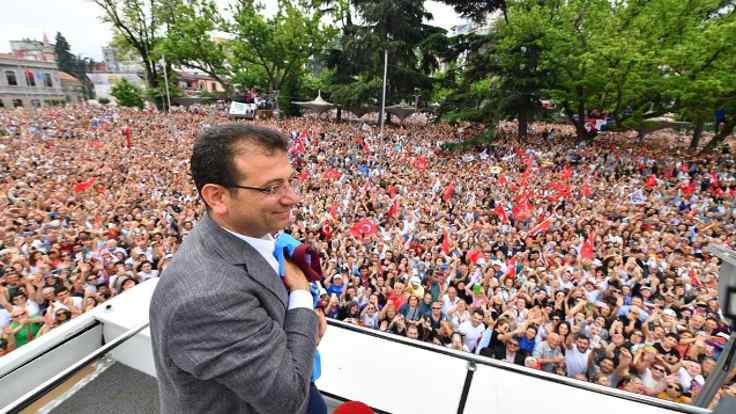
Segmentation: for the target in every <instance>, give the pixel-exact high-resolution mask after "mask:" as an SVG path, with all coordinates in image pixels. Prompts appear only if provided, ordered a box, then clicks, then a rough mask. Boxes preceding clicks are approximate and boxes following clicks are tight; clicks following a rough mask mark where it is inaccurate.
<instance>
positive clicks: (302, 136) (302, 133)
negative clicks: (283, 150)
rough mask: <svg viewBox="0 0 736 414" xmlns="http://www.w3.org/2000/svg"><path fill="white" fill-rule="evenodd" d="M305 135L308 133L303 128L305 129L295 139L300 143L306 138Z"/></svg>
mask: <svg viewBox="0 0 736 414" xmlns="http://www.w3.org/2000/svg"><path fill="white" fill-rule="evenodd" d="M307 134H308V132H307V129H306V128H305V129H303V130H302V132H301V134H299V136H298V137H296V139H297V140H299V141H301V140H303V139H305V138H307Z"/></svg>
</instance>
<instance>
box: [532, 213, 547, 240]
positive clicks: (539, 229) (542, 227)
mask: <svg viewBox="0 0 736 414" xmlns="http://www.w3.org/2000/svg"><path fill="white" fill-rule="evenodd" d="M551 224H552V217H549V218H547V219H544V220H542V221H540V222H539V223H538V224H537V225H536V226H534V227H532V228H531V229H530V230H529V235H530V236H534V235H536V234H537V233H544V232H546V231H547V230H549V226H550V225H551Z"/></svg>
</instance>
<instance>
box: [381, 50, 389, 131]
mask: <svg viewBox="0 0 736 414" xmlns="http://www.w3.org/2000/svg"><path fill="white" fill-rule="evenodd" d="M387 76H388V49H383V93H382V96H381V135H383V124H384V122H385V121H386V119H385V118H386V77H387Z"/></svg>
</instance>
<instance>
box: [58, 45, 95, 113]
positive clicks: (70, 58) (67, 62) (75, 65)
mask: <svg viewBox="0 0 736 414" xmlns="http://www.w3.org/2000/svg"><path fill="white" fill-rule="evenodd" d="M54 53H55V54H56V64H57V65H58V66H59V69H60V70H61V71H63V72H66V73H68V74H70V75H72V76H74V77H75V78H77V79H78V80H79V81H80V82H81V83H82V87H83V94H84V96H85V97H86V98H87V99H91V98H93V97H94V85H93V84H92V81H90V79H89V78H88V77H87V74H86V72H87V62H86V60H85V58H82V57H81V56H75V55H73V54H72V53H71V46H70V45H69V42H68V41H67V40H66V38H65V37H64V35H62V34H61V33H60V32H56V39H55V43H54Z"/></svg>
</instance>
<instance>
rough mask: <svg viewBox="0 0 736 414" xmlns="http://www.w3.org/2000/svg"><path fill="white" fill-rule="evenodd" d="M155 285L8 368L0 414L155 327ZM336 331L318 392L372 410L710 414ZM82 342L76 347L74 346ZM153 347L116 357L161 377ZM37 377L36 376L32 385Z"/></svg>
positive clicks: (345, 328) (385, 337)
mask: <svg viewBox="0 0 736 414" xmlns="http://www.w3.org/2000/svg"><path fill="white" fill-rule="evenodd" d="M156 284H157V280H151V281H148V282H146V283H144V284H141V285H138V286H136V287H135V288H133V289H132V290H130V291H128V292H126V293H125V294H124V295H121V296H118V297H116V298H114V299H113V300H112V301H110V302H109V303H106V304H103V305H101V306H99V307H98V308H96V309H95V310H93V311H92V312H90V313H89V314H85V315H82V316H80V317H79V318H75V319H74V320H72V321H70V322H68V323H67V324H65V325H64V326H61V327H59V328H57V329H54V330H53V331H51V332H50V333H49V334H47V335H45V336H43V337H41V338H38V339H36V340H34V341H32V342H31V343H30V344H28V345H26V346H24V347H23V348H20V349H19V350H17V351H15V352H13V353H11V354H10V355H8V356H6V357H4V358H0V389H2V390H3V392H2V393H0V395H1V396H2V397H1V398H0V407H3V406H5V405H6V404H7V403H8V402H9V401H13V400H15V399H17V398H19V397H20V396H22V395H24V394H25V393H27V392H29V391H30V390H31V389H33V388H34V384H35V386H36V387H37V386H39V385H41V384H42V383H43V382H44V381H47V380H48V379H49V378H52V377H53V376H54V375H56V374H58V373H59V372H61V371H62V369H63V368H65V367H66V366H69V365H71V364H72V363H73V362H77V361H80V360H82V359H83V358H84V357H86V356H87V355H89V354H91V353H92V352H94V351H95V350H96V349H97V348H99V346H100V345H101V342H102V341H103V339H102V338H103V337H104V341H105V342H110V341H112V340H114V338H116V337H119V336H120V335H121V334H123V332H126V331H127V332H130V329H132V328H134V327H135V326H140V324H141V323H142V322H146V321H147V319H148V304H149V303H150V298H151V295H152V294H153V290H154V288H155V286H156ZM107 305H110V306H109V307H108V306H107ZM328 323H329V325H330V326H329V329H328V330H327V334H326V335H325V337H324V338H323V339H322V342H321V344H320V346H319V349H320V353H321V355H322V377H321V378H320V379H319V380H318V381H317V386H318V388H319V389H320V390H321V391H323V392H325V393H327V394H328V395H329V394H331V395H334V396H336V397H339V398H342V399H347V400H358V401H363V402H365V403H367V404H369V405H371V406H372V407H374V408H376V409H379V410H381V411H384V412H390V413H400V414H412V413H422V414H432V413H438V414H448V413H463V414H481V413H483V414H485V413H489V412H520V413H525V412H536V411H539V410H542V411H544V413H545V414H551V413H564V414H576V413H581V414H583V413H584V414H589V413H590V412H591V411H594V412H595V413H596V414H608V413H611V414H613V413H616V414H618V413H626V414H639V413H646V414H649V413H652V414H658V413H671V412H681V413H692V414H708V413H710V410H705V409H702V408H698V407H695V406H690V405H683V404H677V403H672V402H668V401H664V400H659V399H655V398H651V397H644V396H640V395H636V394H632V393H629V392H625V391H621V390H617V389H613V388H609V387H603V386H600V385H596V384H592V383H587V382H583V381H578V380H574V379H570V378H565V377H560V376H556V375H552V374H548V373H545V372H542V371H539V370H533V369H530V368H525V367H521V366H518V365H513V364H508V363H505V362H502V361H497V360H492V359H489V358H486V357H480V356H477V355H473V354H469V353H465V352H459V351H454V350H451V349H448V348H444V347H439V346H436V345H433V344H430V343H425V342H419V341H414V340H411V339H408V338H404V337H399V336H396V335H392V334H387V333H383V332H380V331H376V330H371V329H366V328H362V327H357V326H354V325H350V324H346V323H344V322H340V321H334V320H329V321H328ZM85 329H86V330H87V331H86V332H84V333H81V334H80V332H82V331H84V330H85ZM74 332H76V334H77V336H76V337H75V339H73V340H71V341H65V338H68V337H69V336H68V335H71V334H73V333H74ZM73 341H75V342H73ZM78 342H83V345H78V344H77V343H78ZM150 343H151V342H150V334H149V333H148V330H147V329H146V330H143V331H141V332H139V333H138V334H137V335H135V336H133V337H132V338H130V339H129V340H126V341H125V342H124V343H122V344H121V345H120V346H119V347H118V348H117V349H116V350H115V351H113V352H112V354H111V355H112V356H113V358H116V359H117V360H118V361H119V362H122V363H124V364H126V365H128V366H131V367H133V368H136V369H138V370H140V371H143V372H145V373H147V374H149V375H151V374H155V372H154V369H153V363H152V362H153V361H152V352H151V345H150ZM74 360H76V361H74ZM59 365H61V368H60V367H59ZM32 372H35V373H36V374H33V375H31V374H30V373H32ZM39 373H40V374H41V375H38V374H39ZM2 381H6V382H2ZM16 381H20V382H18V384H21V385H22V386H20V387H16V388H18V389H15V388H13V387H12V386H9V385H8V384H10V383H11V382H12V383H14V384H15V382H16ZM0 410H1V409H0Z"/></svg>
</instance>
